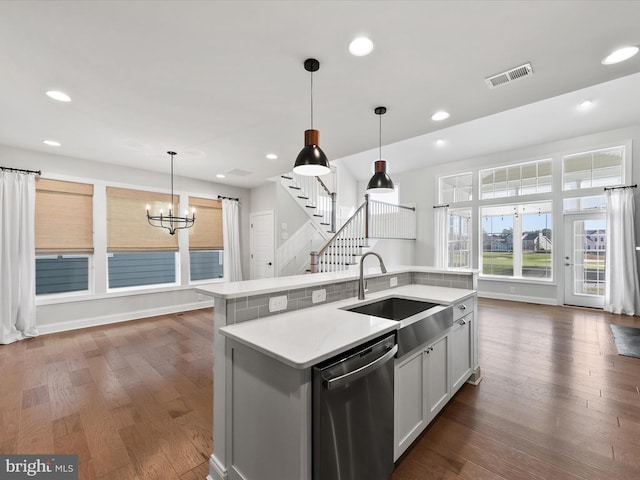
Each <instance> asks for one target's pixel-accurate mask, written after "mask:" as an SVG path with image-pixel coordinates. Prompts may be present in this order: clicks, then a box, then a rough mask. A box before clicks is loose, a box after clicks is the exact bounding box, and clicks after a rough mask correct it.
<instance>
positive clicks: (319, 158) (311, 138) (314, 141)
mask: <svg viewBox="0 0 640 480" xmlns="http://www.w3.org/2000/svg"><path fill="white" fill-rule="evenodd" d="M319 139H320V132H319V131H318V130H306V131H305V132H304V148H303V149H302V150H300V153H299V154H298V158H296V163H295V165H294V166H293V171H294V172H295V173H297V174H298V175H310V176H318V175H324V174H326V173H329V171H330V168H329V160H327V156H326V155H325V154H324V152H323V151H322V149H321V148H320V147H319V146H318V143H320V141H319Z"/></svg>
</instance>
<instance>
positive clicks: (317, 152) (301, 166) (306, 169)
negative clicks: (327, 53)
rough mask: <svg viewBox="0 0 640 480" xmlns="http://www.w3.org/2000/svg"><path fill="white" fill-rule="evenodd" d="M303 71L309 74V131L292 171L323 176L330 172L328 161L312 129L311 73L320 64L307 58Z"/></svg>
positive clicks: (313, 59) (306, 133) (316, 134)
mask: <svg viewBox="0 0 640 480" xmlns="http://www.w3.org/2000/svg"><path fill="white" fill-rule="evenodd" d="M304 69H305V70H306V71H307V72H309V73H311V129H309V130H306V131H305V132H304V148H303V149H302V150H300V153H299V154H298V158H296V163H295V164H294V166H293V171H294V173H297V174H298V175H307V176H318V175H325V174H327V173H329V172H330V171H331V168H330V167H329V160H328V159H327V156H326V155H325V154H324V152H323V151H322V149H321V148H320V146H319V143H320V132H319V131H318V130H314V129H313V72H317V71H318V70H319V69H320V62H318V60H316V59H315V58H307V59H306V60H305V61H304Z"/></svg>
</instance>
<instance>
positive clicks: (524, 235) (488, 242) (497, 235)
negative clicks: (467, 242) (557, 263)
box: [480, 202, 553, 280]
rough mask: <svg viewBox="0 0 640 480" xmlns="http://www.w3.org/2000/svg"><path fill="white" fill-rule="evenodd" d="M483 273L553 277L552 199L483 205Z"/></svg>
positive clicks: (542, 277)
mask: <svg viewBox="0 0 640 480" xmlns="http://www.w3.org/2000/svg"><path fill="white" fill-rule="evenodd" d="M481 216H482V224H481V225H482V255H481V257H480V262H481V265H480V268H481V271H482V274H483V275H495V276H502V277H513V278H536V279H543V280H551V279H552V278H553V265H552V259H553V235H552V232H553V231H552V226H553V222H552V203H551V202H539V203H530V204H515V205H513V204H509V205H497V206H491V207H482V208H481Z"/></svg>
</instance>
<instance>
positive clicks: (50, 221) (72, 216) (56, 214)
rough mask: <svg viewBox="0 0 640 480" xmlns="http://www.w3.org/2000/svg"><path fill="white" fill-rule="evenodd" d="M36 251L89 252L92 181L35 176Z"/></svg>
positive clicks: (54, 252) (37, 252) (91, 219)
mask: <svg viewBox="0 0 640 480" xmlns="http://www.w3.org/2000/svg"><path fill="white" fill-rule="evenodd" d="M35 245H36V254H71V253H93V185H90V184H86V183H76V182H63V181H60V180H49V179H45V178H38V179H37V180H36V206H35Z"/></svg>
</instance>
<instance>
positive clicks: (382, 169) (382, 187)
mask: <svg viewBox="0 0 640 480" xmlns="http://www.w3.org/2000/svg"><path fill="white" fill-rule="evenodd" d="M393 190H394V186H393V181H392V180H391V177H389V175H387V162H385V161H384V160H377V161H376V162H375V173H374V174H373V177H371V180H369V183H368V184H367V193H388V192H393Z"/></svg>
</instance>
